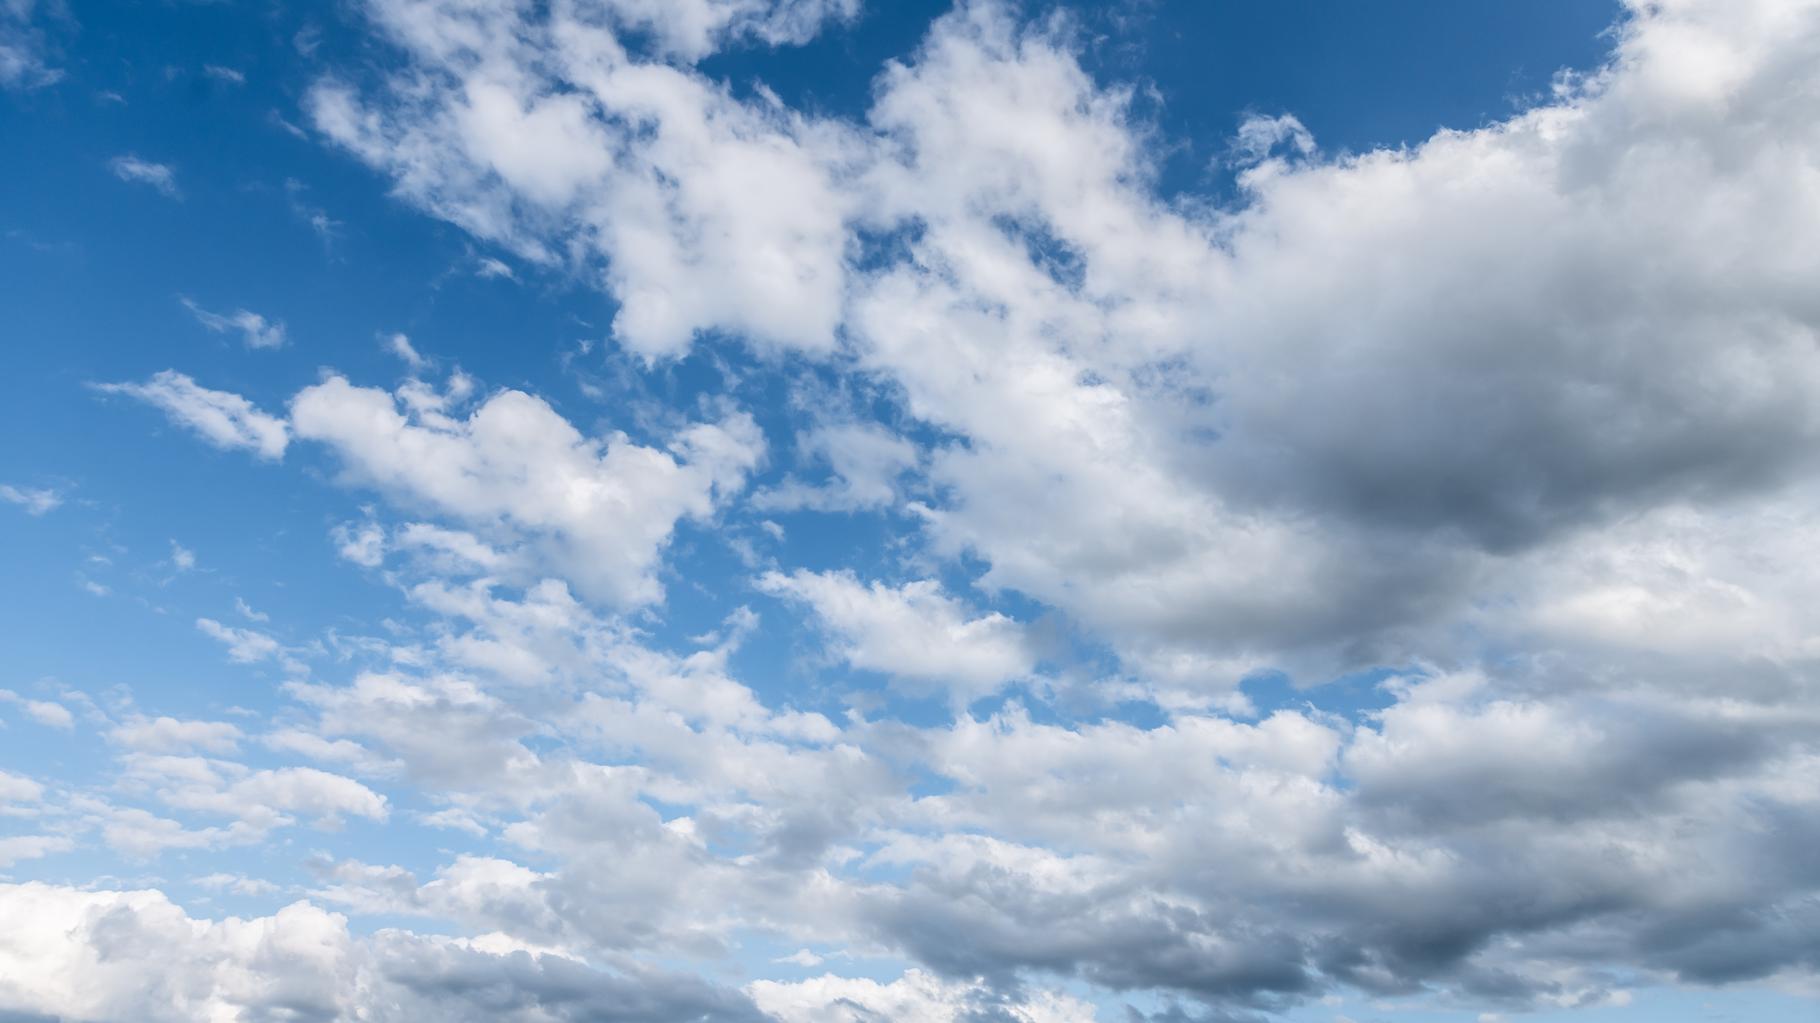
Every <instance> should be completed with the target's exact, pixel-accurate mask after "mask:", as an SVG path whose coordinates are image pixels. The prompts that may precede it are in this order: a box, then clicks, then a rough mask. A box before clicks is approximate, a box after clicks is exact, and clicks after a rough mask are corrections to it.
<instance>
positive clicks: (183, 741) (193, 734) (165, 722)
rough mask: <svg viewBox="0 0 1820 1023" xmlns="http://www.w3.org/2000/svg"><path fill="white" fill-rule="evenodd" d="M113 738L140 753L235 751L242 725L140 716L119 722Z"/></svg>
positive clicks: (111, 733) (111, 739) (110, 733)
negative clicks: (239, 727)
mask: <svg viewBox="0 0 1820 1023" xmlns="http://www.w3.org/2000/svg"><path fill="white" fill-rule="evenodd" d="M108 739H109V741H111V742H114V743H117V744H118V745H121V746H124V747H126V748H127V749H130V750H134V751H136V752H139V753H188V752H191V751H192V750H201V751H203V752H206V753H232V752H234V751H235V750H236V749H238V748H239V746H240V739H241V733H240V729H238V728H236V727H234V726H233V725H230V724H228V723H227V722H225V721H179V720H177V719H176V718H168V717H157V718H139V719H137V720H134V721H129V722H127V723H125V724H121V725H118V726H116V727H115V728H114V729H113V730H112V731H110V732H109V733H108Z"/></svg>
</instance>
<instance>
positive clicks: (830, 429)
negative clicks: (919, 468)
mask: <svg viewBox="0 0 1820 1023" xmlns="http://www.w3.org/2000/svg"><path fill="white" fill-rule="evenodd" d="M797 447H798V449H799V450H800V451H801V453H802V454H803V455H804V456H805V457H807V458H809V459H812V460H814V461H818V462H826V463H827V465H828V468H829V472H830V474H831V475H830V478H829V479H828V481H827V482H826V483H824V484H821V485H819V486H818V485H812V484H806V483H803V482H801V481H799V480H796V479H794V478H791V479H786V480H785V481H784V482H783V483H781V484H779V485H777V486H775V487H772V488H770V489H767V490H764V491H761V492H759V493H756V494H753V495H752V498H751V500H750V502H749V503H750V504H751V505H752V507H754V508H758V509H761V510H776V511H794V510H798V509H813V510H815V511H829V512H839V511H860V510H863V509H873V508H884V507H887V506H889V505H891V504H893V503H894V502H895V501H896V500H897V496H898V479H899V477H901V476H903V475H904V474H905V473H907V472H909V471H910V470H912V469H914V468H915V467H916V464H917V453H916V446H915V445H913V444H911V443H910V442H909V441H907V440H904V439H903V438H902V437H899V436H897V435H896V434H893V433H892V432H890V431H889V430H886V429H884V428H882V427H879V426H873V425H870V424H863V423H851V424H843V425H838V426H820V427H817V428H815V429H814V430H811V431H809V432H808V433H806V434H805V435H803V436H802V437H800V438H799V439H798V441H797Z"/></svg>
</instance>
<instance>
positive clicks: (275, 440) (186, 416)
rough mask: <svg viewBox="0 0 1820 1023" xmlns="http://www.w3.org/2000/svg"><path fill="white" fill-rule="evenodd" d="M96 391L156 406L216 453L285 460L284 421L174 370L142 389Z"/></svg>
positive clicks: (126, 387) (117, 386) (109, 386)
mask: <svg viewBox="0 0 1820 1023" xmlns="http://www.w3.org/2000/svg"><path fill="white" fill-rule="evenodd" d="M95 389H96V390H98V391H101V392H102V393H104V394H124V395H128V396H130V397H134V398H138V399H139V400H140V401H143V402H146V403H148V404H151V405H155V406H157V407H158V408H160V409H162V410H163V411H164V413H165V414H166V415H168V416H169V417H170V418H171V420H172V421H173V422H176V423H178V424H179V425H182V426H185V427H187V428H189V429H190V430H191V431H193V432H195V433H196V434H197V435H198V436H200V437H201V438H202V439H204V440H206V441H208V442H209V443H210V444H213V445H215V446H216V447H218V448H224V449H234V448H240V449H244V450H247V451H252V452H254V453H256V454H258V455H259V457H261V458H266V459H271V460H274V461H275V460H277V459H279V458H282V457H284V449H285V446H286V445H287V444H289V443H290V431H289V429H288V428H287V427H286V425H285V421H284V420H282V419H279V418H276V417H274V416H270V415H267V414H266V413H264V412H261V411H260V410H259V409H258V408H257V407H255V406H254V405H253V403H252V402H250V401H247V400H246V399H245V398H242V397H241V396H240V395H238V394H232V393H229V392H227V391H212V390H209V389H208V388H206V387H202V386H200V385H198V384H197V383H196V381H194V380H192V379H190V378H189V377H188V376H185V375H184V374H182V373H178V372H177V371H175V370H169V369H167V370H163V371H162V372H159V373H155V374H153V375H152V378H151V379H150V380H147V381H146V382H145V383H142V384H96V385H95Z"/></svg>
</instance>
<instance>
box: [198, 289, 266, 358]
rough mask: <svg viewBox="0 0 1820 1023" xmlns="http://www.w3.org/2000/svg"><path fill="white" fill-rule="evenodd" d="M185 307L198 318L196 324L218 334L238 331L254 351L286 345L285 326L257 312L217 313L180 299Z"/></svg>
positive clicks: (239, 310) (244, 341) (241, 310)
mask: <svg viewBox="0 0 1820 1023" xmlns="http://www.w3.org/2000/svg"><path fill="white" fill-rule="evenodd" d="M180 301H182V302H183V307H184V308H185V309H188V310H189V311H190V315H191V316H194V317H196V322H197V323H200V324H202V325H203V326H204V327H207V328H208V329H210V330H212V331H214V332H215V333H217V334H226V333H228V332H230V331H237V332H239V334H240V340H241V341H242V342H243V343H244V344H245V345H246V346H247V347H248V348H253V349H270V348H283V347H284V344H285V336H284V324H283V323H280V322H278V321H276V320H268V319H266V318H265V317H263V316H261V315H259V314H258V313H255V312H250V311H248V310H246V309H236V310H234V311H233V312H231V313H215V312H210V311H209V310H207V309H204V308H202V307H201V306H199V305H197V304H196V303H195V302H194V301H193V300H191V299H190V298H188V297H180Z"/></svg>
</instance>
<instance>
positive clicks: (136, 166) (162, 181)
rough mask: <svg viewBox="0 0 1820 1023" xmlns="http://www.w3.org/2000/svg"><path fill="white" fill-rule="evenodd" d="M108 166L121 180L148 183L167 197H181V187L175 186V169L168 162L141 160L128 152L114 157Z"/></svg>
mask: <svg viewBox="0 0 1820 1023" xmlns="http://www.w3.org/2000/svg"><path fill="white" fill-rule="evenodd" d="M108 167H109V168H111V169H112V170H113V172H114V176H115V177H117V178H119V179H120V180H122V181H127V182H132V183H135V184H141V185H148V186H150V187H151V188H153V189H155V190H156V191H157V192H158V193H159V194H160V195H162V196H164V197H165V198H167V199H181V198H183V191H182V189H180V188H178V187H177V171H176V169H175V168H173V167H171V166H170V165H169V164H163V163H152V162H151V161H149V160H141V159H140V158H138V157H137V156H133V155H132V154H130V153H129V154H126V155H123V156H116V157H114V159H113V160H112V161H110V162H109V163H108Z"/></svg>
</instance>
